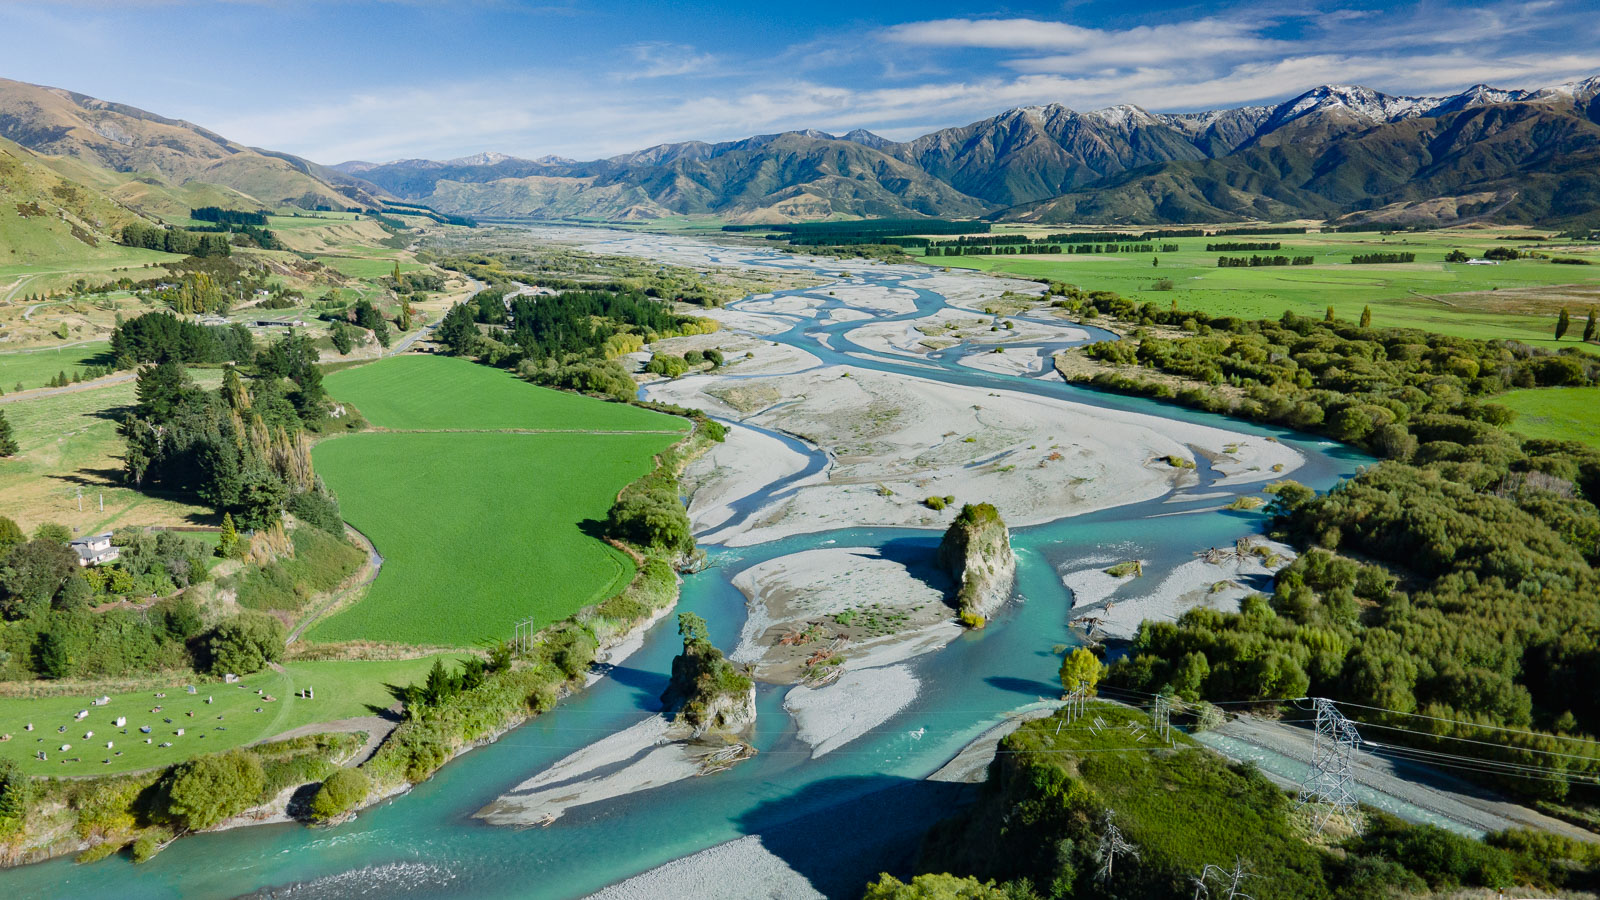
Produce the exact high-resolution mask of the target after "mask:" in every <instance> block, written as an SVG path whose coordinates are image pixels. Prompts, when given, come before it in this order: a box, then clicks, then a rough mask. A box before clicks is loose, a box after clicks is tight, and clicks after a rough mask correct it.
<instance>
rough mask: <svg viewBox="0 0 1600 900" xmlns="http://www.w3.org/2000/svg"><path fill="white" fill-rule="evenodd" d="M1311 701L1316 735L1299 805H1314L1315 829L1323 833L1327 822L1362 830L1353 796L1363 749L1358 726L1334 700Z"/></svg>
mask: <svg viewBox="0 0 1600 900" xmlns="http://www.w3.org/2000/svg"><path fill="white" fill-rule="evenodd" d="M1311 702H1312V704H1313V706H1314V708H1315V709H1316V712H1317V736H1316V742H1315V744H1314V745H1313V748H1312V754H1311V764H1312V770H1311V774H1309V775H1307V776H1306V780H1305V783H1304V784H1302V785H1301V786H1300V797H1299V799H1298V801H1297V802H1298V804H1299V805H1300V806H1305V805H1307V804H1312V803H1315V804H1317V806H1318V810H1317V812H1316V814H1315V818H1314V819H1313V823H1312V830H1313V831H1314V832H1315V833H1317V834H1321V833H1322V829H1323V828H1324V827H1325V826H1326V825H1327V824H1328V820H1329V819H1332V818H1334V817H1338V818H1341V819H1343V820H1344V821H1345V822H1346V823H1347V824H1349V826H1350V827H1351V828H1352V829H1355V830H1357V831H1359V830H1360V824H1361V823H1360V819H1359V817H1358V816H1357V815H1356V798H1355V796H1354V795H1353V794H1351V793H1350V785H1351V783H1352V782H1354V781H1355V767H1356V754H1357V753H1359V752H1360V750H1361V735H1360V734H1357V733H1356V727H1355V725H1354V724H1352V723H1351V722H1350V720H1349V719H1346V718H1345V717H1344V714H1343V713H1341V712H1339V709H1338V707H1336V706H1334V705H1333V701H1332V700H1328V699H1326V698H1324V697H1313V698H1311Z"/></svg>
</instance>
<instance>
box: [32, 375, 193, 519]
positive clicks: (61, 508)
mask: <svg viewBox="0 0 1600 900" xmlns="http://www.w3.org/2000/svg"><path fill="white" fill-rule="evenodd" d="M73 349H74V350H76V349H81V348H73ZM69 352H70V351H69ZM68 371H69V372H70V371H71V370H70V369H69V370H68ZM191 374H192V375H193V376H194V378H195V381H196V382H197V383H198V384H200V385H202V386H204V387H215V386H216V385H217V384H219V383H220V382H221V375H220V373H218V372H216V371H215V370H195V371H194V372H192V373H191ZM40 380H41V381H42V379H40ZM31 386H35V387H37V385H31ZM133 403H134V383H133V381H132V380H131V379H130V380H127V381H123V382H119V383H116V384H109V385H105V386H103V387H97V388H94V389H91V390H83V391H74V392H70V393H65V394H55V395H53V396H48V397H32V398H28V399H14V398H12V397H7V398H3V399H0V410H4V411H5V414H6V418H7V419H8V420H9V421H10V422H11V427H12V430H13V431H14V432H15V435H16V439H17V443H18V444H19V445H21V453H20V454H19V455H18V456H17V457H16V458H14V459H10V460H7V461H6V462H5V464H4V465H0V515H4V516H10V517H11V518H13V519H15V520H17V522H18V523H20V524H21V525H22V526H23V527H24V528H27V529H29V530H31V529H33V528H34V527H36V526H38V525H39V524H41V523H43V522H59V523H61V524H64V525H67V526H70V527H71V528H73V529H74V530H75V531H76V532H77V533H79V534H85V533H94V532H97V531H104V530H108V529H112V528H117V527H120V526H123V525H195V524H211V523H213V521H214V520H213V517H212V513H211V511H210V510H209V509H205V508H203V507H199V506H194V505H191V504H189V503H184V502H181V501H179V500H176V499H165V498H162V497H159V496H157V495H155V494H153V493H151V492H149V491H139V490H135V489H134V488H132V487H130V486H128V485H126V484H125V483H124V482H123V480H122V453H123V449H124V442H123V439H122V438H121V436H119V435H118V434H117V423H118V421H119V420H120V419H121V417H122V415H123V414H124V413H125V412H126V410H128V409H129V408H131V407H132V406H133ZM79 490H81V491H82V492H83V500H82V509H81V510H80V509H79V501H78V492H79ZM102 498H104V500H105V509H104V511H102V510H101V509H100V500H101V499H102Z"/></svg>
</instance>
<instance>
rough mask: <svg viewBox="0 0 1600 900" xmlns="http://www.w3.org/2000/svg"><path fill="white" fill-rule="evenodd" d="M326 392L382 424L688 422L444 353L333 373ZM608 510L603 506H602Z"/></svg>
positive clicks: (646, 425)
mask: <svg viewBox="0 0 1600 900" xmlns="http://www.w3.org/2000/svg"><path fill="white" fill-rule="evenodd" d="M326 384H327V388H328V391H329V393H331V394H332V395H333V396H334V397H335V398H336V399H338V400H340V401H343V402H346V403H351V404H354V405H355V407H356V408H357V409H359V410H361V413H362V415H364V416H366V418H367V421H369V422H371V423H372V424H373V425H376V426H378V427H379V428H395V429H418V430H440V429H452V430H455V429H460V430H512V429H516V430H529V431H678V432H681V431H686V430H688V427H689V423H688V422H687V421H686V420H684V419H681V418H678V417H676V416H668V415H663V414H661V413H656V412H651V411H650V410H646V409H640V408H638V407H633V406H627V405H625V404H621V403H603V402H600V401H597V400H593V399H590V398H588V397H581V396H578V395H576V394H568V393H563V392H561V391H555V390H551V389H549V388H542V387H537V386H534V385H530V384H527V383H525V382H523V381H521V380H519V379H518V378H517V377H516V376H514V375H512V374H511V373H509V372H505V371H502V370H499V369H493V368H490V367H488V366H480V365H476V364H474V363H472V362H469V361H467V360H464V359H454V358H448V357H442V356H397V357H393V358H391V359H385V360H383V361H381V362H376V363H373V364H371V365H367V366H360V367H357V368H353V369H345V370H344V371H341V372H336V373H334V374H332V375H329V376H328V378H327V381H326ZM602 512H603V510H602Z"/></svg>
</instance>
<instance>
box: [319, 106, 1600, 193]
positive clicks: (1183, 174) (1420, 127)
mask: <svg viewBox="0 0 1600 900" xmlns="http://www.w3.org/2000/svg"><path fill="white" fill-rule="evenodd" d="M1597 95H1600V76H1597V77H1593V78H1588V79H1585V80H1582V81H1574V82H1569V83H1566V84H1562V85H1556V86H1552V87H1546V88H1542V89H1537V90H1506V89H1501V88H1494V87H1490V86H1488V85H1482V84H1480V85H1475V86H1473V87H1471V88H1469V89H1467V90H1465V91H1462V92H1460V93H1458V94H1451V95H1446V96H1430V97H1411V96H1397V95H1390V94H1384V93H1382V92H1379V91H1375V90H1372V89H1370V88H1365V87H1360V86H1354V85H1336V84H1333V85H1323V86H1320V87H1317V88H1313V89H1312V90H1309V91H1306V92H1305V93H1303V94H1300V95H1299V96H1297V97H1294V98H1292V99H1290V100H1288V101H1285V102H1284V103H1280V104H1277V105H1273V106H1242V107H1236V108H1230V109H1218V110H1208V111H1202V112H1193V113H1152V112H1149V111H1147V110H1144V109H1142V108H1140V107H1137V106H1132V105H1126V104H1124V105H1117V106H1111V107H1106V108H1104V109H1098V110H1092V111H1089V112H1081V113H1080V112H1077V111H1074V110H1072V109H1070V108H1068V107H1066V106H1063V105H1060V104H1047V105H1042V106H1029V107H1018V108H1015V109H1010V110H1006V111H1005V112H1002V113H1000V114H998V115H996V116H993V117H990V118H988V119H984V120H981V121H978V122H974V123H972V124H970V125H966V126H961V127H957V128H946V129H941V130H939V131H935V132H932V133H929V134H926V135H923V136H922V137H919V138H915V139H913V140H911V141H906V142H896V141H891V140H888V139H886V138H883V137H880V136H878V135H875V134H873V133H871V132H868V131H864V130H856V131H852V132H850V133H849V134H846V135H843V136H835V135H832V134H827V133H825V132H819V131H814V130H805V131H794V132H786V133H783V134H775V135H759V136H756V137H751V138H746V139H743V140H738V141H726V142H721V143H714V144H713V143H706V142H703V141H686V142H682V143H674V144H660V145H657V146H654V147H650V148H646V149H644V150H640V151H637V152H634V153H627V154H622V155H619V156H614V157H611V158H609V159H604V160H594V161H588V162H573V161H570V160H554V159H550V158H548V157H547V158H545V159H542V160H537V161H535V160H521V159H516V158H514V157H506V156H504V155H503V154H493V155H492V159H493V161H492V162H486V163H484V164H473V163H472V162H471V159H472V158H468V159H464V160H453V161H450V162H448V163H432V162H428V161H413V160H404V161H396V162H393V163H385V164H379V165H373V164H367V163H361V164H344V165H341V166H339V167H337V168H340V169H342V170H344V171H346V172H348V173H351V174H358V175H359V176H360V177H361V178H363V179H366V180H369V181H371V182H372V183H374V184H376V185H379V186H381V187H382V188H384V189H385V190H389V191H392V192H394V193H396V194H397V195H399V196H403V197H407V198H409V199H414V200H421V201H424V202H428V203H430V205H433V206H436V207H437V208H439V209H445V210H449V211H451V212H457V213H463V214H469V215H471V214H479V215H505V216H516V215H528V216H548V217H561V216H587V215H599V216H601V217H626V218H647V217H651V216H655V215H669V214H684V213H694V212H714V213H719V214H722V215H726V216H728V217H729V218H731V219H734V220H735V221H779V220H784V219H789V218H796V217H809V216H829V215H833V216H841V215H842V216H852V215H854V216H860V215H943V216H961V215H973V214H980V213H981V214H986V215H989V216H990V217H993V218H996V219H1000V220H1017V221H1036V222H1047V223H1068V222H1075V221H1103V222H1127V223H1130V224H1159V223H1167V222H1184V221H1225V220H1234V219H1241V218H1243V219H1249V218H1283V217H1297V216H1315V217H1324V216H1330V215H1331V216H1337V215H1347V214H1366V215H1384V216H1392V217H1396V218H1400V219H1403V218H1405V217H1407V216H1435V217H1438V216H1439V215H1440V214H1441V212H1443V213H1445V214H1446V216H1447V217H1448V216H1457V217H1460V216H1470V215H1475V214H1480V213H1482V212H1484V211H1486V210H1495V211H1496V212H1497V213H1498V214H1503V215H1505V216H1508V217H1511V218H1512V219H1514V220H1516V221H1528V222H1545V221H1550V222H1561V221H1569V220H1576V219H1585V218H1586V217H1590V216H1592V215H1593V214H1594V213H1595V211H1596V209H1600V199H1595V191H1596V189H1600V183H1596V181H1597V176H1595V175H1594V174H1592V173H1586V172H1585V167H1587V166H1589V164H1590V163H1591V162H1592V161H1593V159H1594V158H1595V155H1596V153H1597V152H1600V101H1597V99H1596V97H1597ZM1494 111H1499V112H1494ZM1424 123H1429V124H1424ZM846 144H850V145H854V146H855V147H859V148H862V150H859V151H858V150H853V149H849V148H845V147H843V146H842V145H846ZM829 148H831V151H830V149H829ZM830 152H831V153H832V154H833V156H832V166H831V167H830V166H827V165H818V164H813V165H806V164H804V163H803V162H801V160H802V159H811V160H813V161H817V160H820V159H822V158H825V157H827V156H828V155H829V153H830ZM874 154H878V155H881V156H882V157H886V158H887V159H888V160H892V161H895V162H898V163H901V164H903V166H893V165H888V164H886V162H885V161H884V160H883V159H878V158H877V157H876V156H874ZM356 165H359V168H356V167H355V166H356ZM773 171H777V172H781V173H783V174H782V175H781V176H779V177H773V174H772V173H773ZM1575 198H1577V199H1576V202H1575ZM1582 198H1588V199H1582ZM1440 200H1444V201H1447V202H1443V203H1438V202H1433V201H1440ZM975 211H976V212H975Z"/></svg>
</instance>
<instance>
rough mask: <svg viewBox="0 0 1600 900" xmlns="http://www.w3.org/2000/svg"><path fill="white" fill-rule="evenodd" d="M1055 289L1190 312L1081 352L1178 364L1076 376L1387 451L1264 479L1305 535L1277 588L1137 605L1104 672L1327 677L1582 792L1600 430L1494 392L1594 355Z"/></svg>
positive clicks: (1407, 722)
mask: <svg viewBox="0 0 1600 900" xmlns="http://www.w3.org/2000/svg"><path fill="white" fill-rule="evenodd" d="M1067 293H1068V294H1069V296H1068V298H1067V299H1066V300H1063V301H1059V302H1060V303H1062V304H1063V305H1066V306H1069V307H1071V308H1074V309H1077V310H1079V311H1080V312H1083V313H1085V314H1087V313H1089V311H1090V310H1094V311H1095V312H1096V313H1100V314H1106V315H1111V316H1115V317H1117V318H1118V319H1121V320H1124V321H1128V322H1132V323H1137V324H1142V325H1147V326H1151V325H1168V326H1177V327H1179V328H1181V329H1182V330H1183V331H1185V332H1186V333H1187V334H1186V335H1185V336H1183V337H1176V338H1161V337H1156V336H1153V335H1150V334H1144V335H1142V336H1141V335H1139V334H1138V333H1136V334H1135V337H1134V339H1132V340H1128V341H1123V342H1117V343H1104V344H1096V345H1093V346H1091V347H1089V348H1087V353H1088V355H1090V356H1092V357H1094V358H1098V359H1102V360H1109V361H1115V362H1118V363H1123V364H1127V365H1136V366H1141V367H1146V368H1149V369H1153V370H1158V371H1161V372H1164V373H1167V374H1169V375H1179V376H1182V377H1183V378H1186V379H1190V380H1191V381H1192V382H1193V386H1192V387H1188V388H1183V389H1178V390H1174V389H1173V388H1172V387H1171V386H1170V385H1167V384H1156V383H1154V382H1153V381H1150V380H1148V379H1144V378H1142V377H1140V376H1137V375H1132V376H1130V375H1121V374H1105V373H1103V374H1101V375H1098V376H1095V377H1094V378H1092V379H1089V380H1090V381H1091V382H1092V383H1094V384H1098V385H1102V386H1105V387H1110V388H1115V389H1118V390H1124V391H1134V392H1139V393H1145V394H1150V395H1154V396H1160V397H1167V398H1170V399H1175V400H1177V401H1179V402H1182V403H1185V404H1187V405H1191V406H1196V407H1200V408H1203V409H1209V410H1213V411H1217V412H1224V413H1228V414H1231V415H1238V416H1243V417H1246V418H1253V419H1261V420H1265V421H1270V422H1276V423H1281V424H1285V425H1291V426H1294V427H1297V428H1301V429H1305V430H1309V431H1317V432H1320V433H1323V434H1326V435H1329V436H1331V437H1334V438H1337V439H1339V440H1342V441H1347V442H1349V443H1352V444H1354V445H1356V446H1359V447H1362V448H1365V449H1367V450H1369V451H1371V452H1373V453H1375V454H1376V455H1378V456H1380V457H1382V458H1383V461H1382V462H1380V463H1378V464H1376V465H1373V466H1371V467H1369V468H1366V469H1364V470H1363V471H1362V472H1361V473H1360V474H1358V475H1357V476H1355V477H1354V478H1352V479H1350V480H1349V481H1347V482H1345V483H1344V484H1342V485H1340V486H1339V487H1337V488H1335V489H1333V490H1332V491H1330V492H1329V493H1327V494H1326V495H1323V496H1317V495H1316V494H1315V493H1314V492H1313V491H1311V490H1309V489H1307V488H1305V487H1302V486H1300V485H1297V484H1294V483H1292V482H1283V483H1279V484H1278V485H1275V486H1274V487H1273V490H1275V492H1276V498H1275V500H1274V502H1273V504H1272V505H1271V507H1270V509H1271V512H1272V513H1273V514H1274V523H1275V528H1276V530H1277V531H1278V532H1279V533H1280V535H1281V536H1283V537H1285V538H1287V539H1289V540H1291V541H1292V542H1293V543H1294V544H1295V545H1296V546H1298V547H1300V548H1302V549H1303V550H1305V551H1306V552H1305V553H1304V555H1303V556H1302V557H1301V558H1300V559H1299V560H1297V561H1296V562H1295V563H1294V564H1292V565H1291V566H1289V567H1288V568H1286V569H1284V570H1283V571H1281V572H1280V573H1279V575H1278V577H1277V582H1276V587H1275V590H1274V593H1273V595H1272V596H1271V597H1270V598H1266V599H1255V600H1250V601H1246V603H1245V604H1244V605H1243V608H1242V611H1241V612H1239V613H1237V614H1224V613H1219V612H1216V611H1213V610H1205V609H1198V610H1193V611H1191V612H1189V613H1188V614H1186V615H1185V616H1184V617H1183V618H1181V619H1180V620H1179V621H1178V622H1177V623H1175V624H1174V623H1170V622H1169V623H1159V622H1146V623H1145V624H1144V626H1143V627H1142V628H1141V629H1140V632H1139V635H1138V638H1137V639H1136V640H1135V642H1134V645H1133V647H1132V649H1131V652H1130V654H1129V656H1128V657H1127V658H1126V659H1124V660H1123V661H1121V662H1119V663H1118V664H1117V665H1116V666H1114V667H1113V668H1112V670H1111V673H1110V676H1109V677H1110V681H1111V683H1113V684H1116V685H1119V686H1122V687H1125V688H1132V689H1136V690H1142V691H1150V692H1162V691H1167V692H1172V693H1175V694H1177V695H1179V696H1182V697H1186V698H1192V699H1202V698H1203V699H1210V700H1230V701H1237V700H1246V701H1248V700H1261V701H1263V702H1266V701H1273V700H1277V699H1280V698H1294V697H1300V696H1303V695H1306V694H1311V695H1315V696H1326V697H1332V698H1335V699H1338V700H1341V701H1344V702H1345V703H1346V704H1347V708H1346V710H1345V711H1346V713H1347V714H1349V715H1351V716H1352V718H1357V719H1359V720H1361V721H1363V722H1365V723H1369V724H1370V725H1372V726H1374V732H1373V739H1374V740H1382V741H1384V742H1385V743H1391V742H1392V743H1395V744H1406V745H1411V746H1414V747H1419V748H1423V749H1425V750H1427V751H1428V752H1430V753H1434V754H1453V755H1455V756H1457V757H1460V756H1467V757H1472V758H1474V759H1478V760H1484V759H1487V760H1492V761H1493V763H1494V764H1480V765H1477V766H1476V768H1478V769H1480V770H1483V771H1477V772H1468V774H1469V775H1476V776H1478V777H1481V778H1484V779H1486V780H1489V781H1492V782H1494V783H1495V784H1496V785H1497V786H1498V787H1501V788H1504V789H1506V790H1508V791H1512V792H1515V793H1519V794H1523V795H1533V796H1535V797H1540V798H1547V799H1552V800H1558V799H1561V798H1564V797H1567V796H1568V794H1569V792H1571V793H1572V794H1573V796H1572V797H1571V798H1570V799H1571V800H1572V801H1574V802H1577V803H1580V804H1581V803H1591V802H1593V801H1594V800H1595V799H1596V798H1595V784H1594V779H1595V776H1596V775H1600V743H1597V742H1596V741H1595V740H1594V736H1595V735H1596V734H1597V733H1600V693H1597V692H1596V691H1595V689H1594V686H1595V685H1596V684H1600V602H1597V598H1600V573H1597V572H1596V570H1595V568H1594V567H1595V565H1596V563H1597V561H1600V510H1597V509H1596V503H1597V502H1600V451H1597V450H1595V449H1593V448H1590V447H1587V446H1584V445H1582V444H1578V443H1573V442H1559V441H1549V440H1528V439H1524V438H1522V437H1520V436H1519V435H1517V434H1516V433H1515V431H1514V427H1515V425H1514V421H1513V414H1512V412H1511V411H1510V410H1508V409H1506V408H1504V407H1502V406H1499V405H1497V404H1495V403H1494V402H1493V400H1492V398H1493V395H1494V394H1496V393H1498V392H1500V391H1503V390H1507V389H1510V388H1518V387H1537V386H1552V385H1592V384H1595V383H1596V380H1597V377H1600V361H1597V360H1595V359H1594V358H1593V357H1591V356H1589V355H1587V354H1585V353H1582V352H1581V351H1578V350H1575V349H1571V350H1563V351H1561V352H1554V353H1553V352H1550V351H1546V350H1540V349H1535V348H1532V347H1529V346H1526V345H1523V344H1520V343H1517V342H1515V341H1482V340H1466V339H1462V338H1454V337H1447V336H1442V335H1436V334H1429V333H1424V332H1420V331H1413V330H1408V329H1394V328H1373V327H1364V326H1362V325H1360V324H1353V323H1347V322H1337V321H1321V322H1319V321H1315V320H1312V319H1307V318H1301V317H1298V316H1293V315H1289V314H1285V315H1284V317H1283V318H1282V319H1281V320H1280V321H1277V322H1273V321H1243V320H1239V319H1233V318H1212V317H1208V316H1206V315H1204V314H1203V313H1194V312H1181V311H1177V310H1162V309H1159V308H1156V307H1155V306H1154V305H1153V304H1144V305H1143V306H1140V305H1137V304H1134V303H1131V302H1129V301H1127V300H1124V299H1122V298H1120V297H1115V296H1111V295H1105V294H1095V295H1086V294H1082V293H1080V292H1073V291H1067ZM1363 318H1365V316H1364V317H1363ZM1432 759H1434V761H1436V762H1439V763H1441V764H1445V763H1451V762H1454V761H1456V760H1453V759H1452V758H1450V757H1444V756H1436V757H1432Z"/></svg>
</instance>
